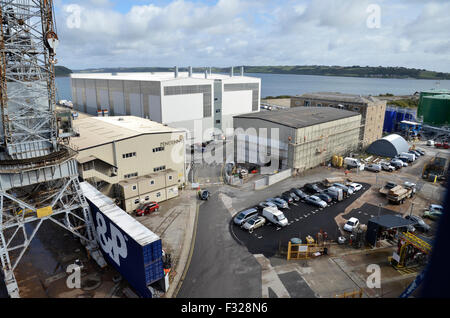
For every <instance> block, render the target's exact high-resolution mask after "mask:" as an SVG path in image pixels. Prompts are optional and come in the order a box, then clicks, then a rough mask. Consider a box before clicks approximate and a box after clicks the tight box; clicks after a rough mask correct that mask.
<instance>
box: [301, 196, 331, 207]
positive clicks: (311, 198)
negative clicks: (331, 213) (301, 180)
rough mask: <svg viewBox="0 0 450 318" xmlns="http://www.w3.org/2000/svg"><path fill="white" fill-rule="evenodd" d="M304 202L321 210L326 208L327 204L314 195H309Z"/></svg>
mask: <svg viewBox="0 0 450 318" xmlns="http://www.w3.org/2000/svg"><path fill="white" fill-rule="evenodd" d="M306 202H307V203H310V204H313V205H317V206H319V207H321V208H326V207H327V203H326V202H325V201H323V200H321V199H320V198H319V197H318V196H316V195H310V196H309V197H307V198H306Z"/></svg>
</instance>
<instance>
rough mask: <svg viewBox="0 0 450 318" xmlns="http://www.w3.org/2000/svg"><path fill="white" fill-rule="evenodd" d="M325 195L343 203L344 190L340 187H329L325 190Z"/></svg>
mask: <svg viewBox="0 0 450 318" xmlns="http://www.w3.org/2000/svg"><path fill="white" fill-rule="evenodd" d="M323 193H325V194H326V195H328V196H329V197H331V198H332V199H333V200H335V201H342V200H343V199H344V190H342V189H341V188H338V187H329V188H328V189H325V190H323Z"/></svg>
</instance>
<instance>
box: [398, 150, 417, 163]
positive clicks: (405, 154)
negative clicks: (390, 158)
mask: <svg viewBox="0 0 450 318" xmlns="http://www.w3.org/2000/svg"><path fill="white" fill-rule="evenodd" d="M400 156H403V157H406V158H408V160H409V161H410V162H413V161H414V160H416V155H415V154H413V153H409V152H402V153H401V154H400Z"/></svg>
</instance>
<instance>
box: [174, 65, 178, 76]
mask: <svg viewBox="0 0 450 318" xmlns="http://www.w3.org/2000/svg"><path fill="white" fill-rule="evenodd" d="M177 77H178V66H175V78H177Z"/></svg>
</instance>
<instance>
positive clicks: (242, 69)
mask: <svg viewBox="0 0 450 318" xmlns="http://www.w3.org/2000/svg"><path fill="white" fill-rule="evenodd" d="M241 76H244V67H243V66H241Z"/></svg>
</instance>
